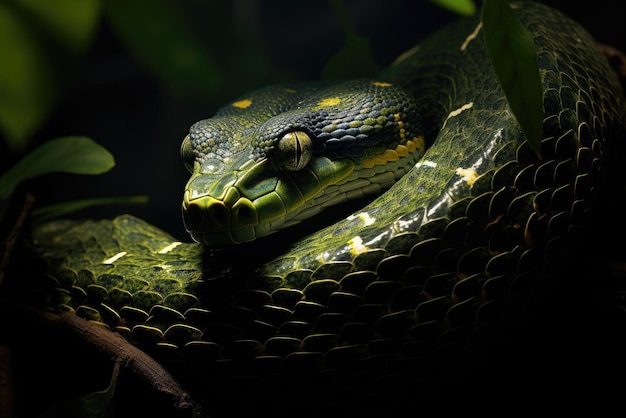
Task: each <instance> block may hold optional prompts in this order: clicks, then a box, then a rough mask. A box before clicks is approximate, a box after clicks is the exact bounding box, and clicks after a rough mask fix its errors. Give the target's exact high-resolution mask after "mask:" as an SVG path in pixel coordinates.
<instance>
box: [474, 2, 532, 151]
mask: <svg viewBox="0 0 626 418" xmlns="http://www.w3.org/2000/svg"><path fill="white" fill-rule="evenodd" d="M482 24H483V36H484V38H485V43H486V44H487V49H488V51H489V56H490V57H491V61H492V63H493V67H494V69H495V72H496V75H497V77H498V79H499V81H500V85H501V86H502V89H503V90H504V94H505V95H506V98H507V100H508V103H509V106H510V107H511V110H512V111H513V114H514V115H515V117H516V118H517V121H518V123H519V124H520V126H521V128H522V130H523V131H524V133H525V134H526V138H527V140H528V144H529V145H530V146H531V148H532V149H533V150H534V151H535V152H536V153H537V154H539V153H540V148H541V139H542V130H543V87H542V84H541V76H540V74H539V67H538V64H537V51H536V50H535V44H534V42H533V39H532V37H531V35H530V34H529V33H528V31H527V30H526V29H525V28H524V26H523V25H522V24H521V22H520V21H519V19H518V18H517V16H515V13H513V10H512V9H511V6H509V4H508V3H507V2H506V1H504V0H485V1H484V2H483V8H482Z"/></svg>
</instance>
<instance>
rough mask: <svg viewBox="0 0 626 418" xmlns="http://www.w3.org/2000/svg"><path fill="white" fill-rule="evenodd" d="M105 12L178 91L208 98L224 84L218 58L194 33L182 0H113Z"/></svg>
mask: <svg viewBox="0 0 626 418" xmlns="http://www.w3.org/2000/svg"><path fill="white" fill-rule="evenodd" d="M105 11H106V15H107V18H108V20H109V21H110V22H111V23H112V25H113V28H114V30H115V31H116V34H117V35H118V36H119V37H120V39H121V40H122V41H123V42H124V43H125V44H126V46H127V47H128V49H129V51H130V52H131V53H132V54H133V55H134V57H135V58H136V59H137V60H138V61H139V63H140V64H142V65H143V66H145V67H146V68H147V69H148V70H150V71H152V72H153V73H154V74H156V75H157V76H158V77H159V78H160V79H161V80H162V81H163V82H165V83H166V84H167V85H168V86H170V87H171V88H173V89H174V90H175V91H177V92H178V93H181V94H185V95H188V96H190V97H198V98H203V97H205V98H206V96H207V95H209V96H210V95H211V94H213V93H214V92H215V91H216V90H218V89H219V88H220V87H221V86H222V85H223V84H224V82H223V81H224V75H223V74H221V70H220V67H219V63H218V61H217V60H216V59H215V58H214V57H213V56H212V55H211V54H210V53H209V52H208V50H207V45H205V44H203V42H202V41H201V38H200V37H199V36H198V35H196V33H194V32H193V30H192V28H191V27H190V24H189V21H188V20H187V18H186V16H185V15H184V8H182V7H181V4H180V2H177V1H174V0H162V1H153V0H133V1H127V0H109V1H107V2H106V3H105ZM220 42H221V40H220Z"/></svg>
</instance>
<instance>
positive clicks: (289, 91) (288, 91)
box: [285, 89, 298, 94]
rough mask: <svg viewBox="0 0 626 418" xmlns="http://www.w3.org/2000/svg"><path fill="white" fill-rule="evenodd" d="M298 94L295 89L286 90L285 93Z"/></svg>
mask: <svg viewBox="0 0 626 418" xmlns="http://www.w3.org/2000/svg"><path fill="white" fill-rule="evenodd" d="M297 92H298V91H297V90H294V89H285V93H289V94H294V93H297Z"/></svg>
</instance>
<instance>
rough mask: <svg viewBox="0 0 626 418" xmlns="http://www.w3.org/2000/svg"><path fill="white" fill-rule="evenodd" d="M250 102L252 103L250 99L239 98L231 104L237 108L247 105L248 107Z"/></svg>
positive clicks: (245, 107)
mask: <svg viewBox="0 0 626 418" xmlns="http://www.w3.org/2000/svg"><path fill="white" fill-rule="evenodd" d="M251 104H252V100H250V99H243V100H239V101H237V102H234V103H233V104H232V106H234V107H237V108H239V109H247V108H248V107H250V105H251Z"/></svg>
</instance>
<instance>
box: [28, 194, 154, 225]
mask: <svg viewBox="0 0 626 418" xmlns="http://www.w3.org/2000/svg"><path fill="white" fill-rule="evenodd" d="M147 202H148V196H145V195H139V196H127V197H100V198H93V199H81V200H70V201H67V202H61V203H56V204H53V205H48V206H44V207H41V208H37V209H35V210H33V215H34V216H35V217H36V218H37V220H38V221H45V220H48V219H52V218H58V217H61V216H64V215H67V214H69V213H73V212H77V211H79V210H82V209H86V208H89V207H92V206H102V205H127V204H142V203H147Z"/></svg>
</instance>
